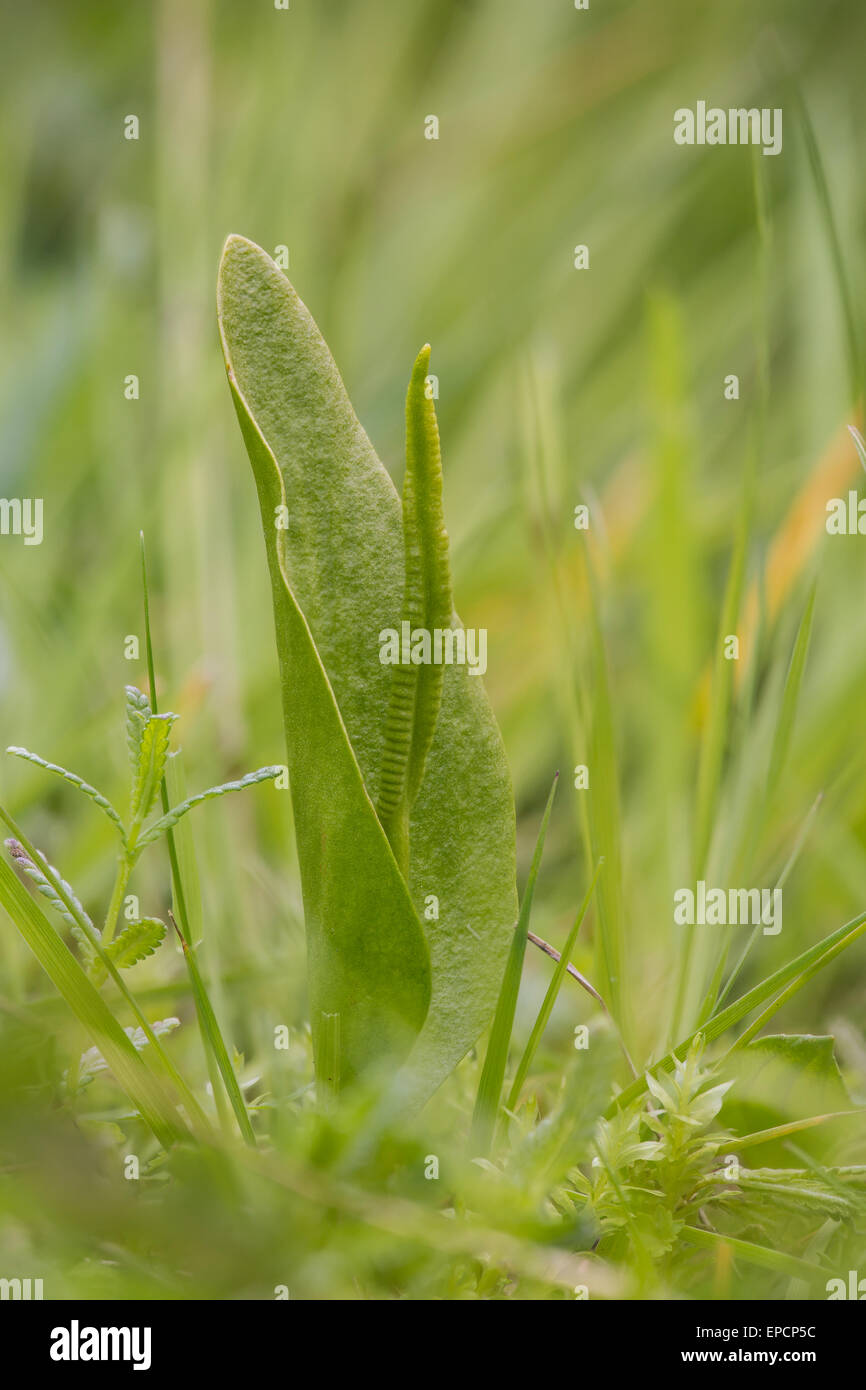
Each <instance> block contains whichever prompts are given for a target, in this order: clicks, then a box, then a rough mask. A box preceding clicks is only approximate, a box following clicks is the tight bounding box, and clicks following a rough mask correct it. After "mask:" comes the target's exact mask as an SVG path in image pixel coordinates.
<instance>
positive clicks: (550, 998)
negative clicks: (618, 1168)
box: [506, 859, 604, 1110]
mask: <svg viewBox="0 0 866 1390" xmlns="http://www.w3.org/2000/svg"><path fill="white" fill-rule="evenodd" d="M603 863H604V860H603V859H600V860H599V861H598V864H597V865H596V868H595V873H594V874H593V876H592V881H591V883H590V885H589V887H588V888H587V890H586V897H585V898H584V900H583V902H582V903H581V905H580V911H579V912H578V914H577V916H576V917H575V919H574V924H573V926H572V928H571V931H570V932H569V933H568V940H567V941H566V943H565V945H564V946H563V948H562V955H561V956H560V957H559V961H558V963H557V966H556V969H555V970H554V972H553V977H552V979H551V981H550V984H549V985H548V987H547V993H546V994H545V996H544V999H543V1001H542V1005H541V1008H540V1009H539V1010H538V1017H537V1018H536V1020H535V1023H534V1024H533V1027H532V1032H531V1033H530V1035H529V1041H528V1042H527V1044H526V1047H525V1049H524V1052H523V1056H522V1057H521V1059H520V1065H519V1066H518V1068H517V1072H516V1074H515V1077H514V1081H513V1082H512V1084H511V1090H510V1092H509V1094H508V1100H507V1102H506V1105H507V1108H508V1109H509V1110H513V1109H514V1107H515V1105H516V1104H517V1100H518V1097H519V1096H520V1092H521V1090H522V1088H523V1083H524V1081H525V1080H526V1078H527V1076H528V1075H529V1068H530V1067H531V1066H532V1059H533V1058H534V1056H535V1053H536V1049H537V1048H538V1044H539V1043H540V1042H541V1037H542V1034H543V1033H544V1030H545V1028H546V1027H547V1024H548V1020H549V1018H550V1015H551V1013H552V1012H553V1006H554V1004H555V1003H556V1000H557V997H558V995H559V991H560V989H561V987H562V982H563V980H564V979H565V976H566V972H567V970H568V962H569V961H570V960H571V953H572V951H573V950H574V943H575V942H576V941H577V933H578V932H579V931H580V928H581V925H582V923H583V919H584V917H585V916H586V913H587V910H588V908H589V904H590V902H591V901H592V895H593V893H594V892H595V885H596V882H597V881H598V875H599V873H600V872H601V866H602V864H603Z"/></svg>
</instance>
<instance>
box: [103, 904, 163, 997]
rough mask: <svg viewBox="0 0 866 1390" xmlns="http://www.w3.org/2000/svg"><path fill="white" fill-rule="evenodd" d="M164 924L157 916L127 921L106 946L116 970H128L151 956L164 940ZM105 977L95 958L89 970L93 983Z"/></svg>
mask: <svg viewBox="0 0 866 1390" xmlns="http://www.w3.org/2000/svg"><path fill="white" fill-rule="evenodd" d="M166 930H167V928H166V925H165V923H164V922H161V921H160V920H159V918H158V917H142V918H141V919H140V921H137V922H127V924H126V926H125V927H124V928H123V930H122V931H121V932H120V934H119V935H118V936H116V937H115V939H114V941H112V942H111V944H110V945H108V946H106V948H105V954H106V955H107V956H108V957H109V958H110V959H111V960H113V961H114V964H115V965H116V966H117V968H118V970H128V969H129V967H130V966H132V965H137V964H138V962H139V961H140V960H144V959H145V958H146V957H147V956H152V955H153V953H154V951H156V950H157V949H158V947H159V946H160V945H161V944H162V942H163V941H164V940H165V933H166ZM104 978H105V967H104V966H103V964H102V961H100V960H97V961H96V962H95V965H94V967H93V969H92V970H91V979H92V980H93V982H94V984H97V985H98V984H101V983H102V980H103V979H104Z"/></svg>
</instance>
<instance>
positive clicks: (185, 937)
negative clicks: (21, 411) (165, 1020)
mask: <svg viewBox="0 0 866 1390" xmlns="http://www.w3.org/2000/svg"><path fill="white" fill-rule="evenodd" d="M140 540H141V582H142V589H143V594H144V637H145V646H146V650H147V679H148V683H149V686H150V707H151V709H152V711H153V714H154V716H156V715H157V703H156V698H157V697H156V675H155V672H154V663H153V641H152V638H151V631H150V599H149V595H148V586H147V558H146V554H145V549H144V533H143V532H142V533H141V536H140ZM164 770H165V769H164V767H163V773H164ZM254 776H257V774H254ZM221 790H230V788H229V787H225V788H222V789H220V788H214V789H212V791H211V793H208V792H203V793H201V795H200V797H199V799H205V800H206V799H208V797H209V795H219V794H220V792H221ZM159 794H160V797H161V799H162V807H163V811H164V816H163V820H164V821H165V820H169V819H170V816H171V807H170V805H169V799H168V787H167V785H166V780H165V776H164V775H163V776H161V778H160V784H159ZM195 800H196V798H195V797H193V798H191V799H190V802H187V803H186V809H187V810H188V809H189V806H190V804H191V803H192V802H193V801H195ZM175 810H176V811H179V812H180V814H181V815H182V814H183V809H182V808H181V807H175ZM176 819H180V816H177V817H176ZM158 824H159V822H158ZM171 824H174V822H173V821H172V822H171ZM166 842H167V844H168V855H169V862H170V864H171V882H172V892H173V894H174V902H175V907H176V908H177V909H178V910H179V913H180V916H179V918H174V917H172V922H173V923H174V926H175V930H176V931H177V934H178V937H179V938H180V943H181V946H182V948H183V955H184V960H185V961H186V965H187V971H188V972H189V978H190V984H191V985H192V992H193V998H194V1000H195V1009H196V1017H197V1019H198V1025H199V1031H200V1033H201V1037H202V1042H203V1044H204V1050H205V1056H206V1057H207V1059H208V1066H209V1067H210V1065H211V1061H213V1063H214V1064H215V1066H216V1068H217V1070H218V1071H219V1074H220V1076H221V1077H222V1081H223V1085H224V1086H225V1090H226V1095H227V1096H228V1098H229V1101H230V1102H231V1107H232V1109H233V1111H234V1114H235V1119H236V1120H237V1124H238V1129H239V1130H240V1132H241V1134H242V1136H243V1138H244V1140H245V1141H246V1143H247V1144H250V1145H255V1142H256V1137H255V1134H254V1132H253V1127H252V1124H251V1123H250V1117H249V1114H248V1112H247V1107H246V1105H245V1104H244V1098H243V1095H242V1094H241V1088H240V1086H239V1085H238V1079H237V1077H236V1076H235V1073H234V1068H233V1066H232V1064H231V1058H230V1057H229V1053H228V1048H227V1047H226V1045H225V1040H224V1039H223V1036H222V1033H221V1032H220V1028H219V1023H218V1022H217V1017H216V1014H215V1013H214V1010H213V1006H212V1004H211V1002H210V998H209V996H208V992H207V989H206V987H205V983H204V980H203V978H202V975H201V971H200V970H199V968H198V962H197V960H196V955H195V946H194V944H193V942H192V939H191V937H190V934H189V924H188V918H187V909H186V897H185V895H184V888H183V880H182V878H181V873H180V864H179V862H178V855H177V847H176V845H175V842H174V836H173V833H172V830H171V825H169V826H167V827H166ZM215 1083H216V1078H215V1077H214V1076H213V1074H212V1076H211V1084H212V1086H213V1092H214V1101H215V1103H216V1105H217V1108H218V1110H219V1107H220V1101H219V1087H218V1086H217V1085H216V1084H215Z"/></svg>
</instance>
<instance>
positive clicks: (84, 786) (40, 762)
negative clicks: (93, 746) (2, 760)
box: [6, 746, 126, 839]
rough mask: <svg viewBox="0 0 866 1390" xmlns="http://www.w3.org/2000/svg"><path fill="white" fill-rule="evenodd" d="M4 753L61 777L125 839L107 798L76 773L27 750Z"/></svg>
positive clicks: (121, 823) (118, 818)
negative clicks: (81, 794) (106, 817)
mask: <svg viewBox="0 0 866 1390" xmlns="http://www.w3.org/2000/svg"><path fill="white" fill-rule="evenodd" d="M6 752H7V753H11V754H12V756H13V757H15V758H24V759H25V761H27V762H28V763H34V764H35V766H36V767H41V768H43V769H44V770H45V772H53V773H54V775H55V776H56V777H62V778H63V780H64V782H69V783H70V785H71V786H73V787H77V788H78V790H79V791H80V792H83V793H84V795H85V796H87V797H89V798H90V800H91V801H92V802H94V804H95V805H96V806H98V807H99V809H100V811H104V812H105V814H106V815H107V816H108V819H109V820H110V821H111V823H112V825H113V826H114V827H115V829H116V830H119V831H120V835H121V837H122V838H123V839H125V838H126V831H125V829H124V825H123V821H122V820H121V819H120V816H119V815H118V813H117V811H115V809H114V807H113V806H112V804H111V802H110V801H109V800H108V798H107V797H105V796H103V795H102V792H100V791H97V789H96V787H92V786H91V785H90V783H89V782H85V781H84V780H83V778H81V777H79V776H78V774H77V773H75V772H70V771H69V769H68V768H65V767H61V766H60V764H59V763H49V762H47V761H46V759H45V758H40V756H39V754H38V753H31V752H30V751H29V749H27V748H16V747H14V746H13V747H10V748H7V749H6Z"/></svg>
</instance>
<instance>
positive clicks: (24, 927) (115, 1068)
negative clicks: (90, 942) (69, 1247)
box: [0, 858, 190, 1148]
mask: <svg viewBox="0 0 866 1390" xmlns="http://www.w3.org/2000/svg"><path fill="white" fill-rule="evenodd" d="M0 903H2V905H3V907H4V908H5V909H6V911H7V912H8V914H9V916H10V918H11V919H12V922H13V923H14V925H15V926H16V927H17V928H18V930H19V931H20V933H21V935H22V936H23V938H24V940H25V941H26V943H27V945H28V946H29V948H30V950H31V951H32V952H33V954H34V956H35V957H36V959H37V960H38V961H39V964H40V965H41V966H42V969H43V970H44V971H45V973H46V974H47V975H48V977H49V979H50V980H51V982H52V983H53V984H54V985H55V987H56V988H57V990H58V991H59V993H60V994H61V995H62V996H63V998H64V999H65V1000H66V1003H67V1004H68V1005H69V1007H70V1009H71V1010H72V1012H73V1013H74V1014H75V1017H76V1018H77V1019H78V1021H79V1023H80V1024H81V1025H82V1027H83V1028H84V1029H85V1030H86V1032H87V1033H88V1035H89V1036H90V1037H91V1038H92V1040H93V1042H94V1044H95V1045H96V1046H97V1047H98V1048H99V1051H100V1052H101V1054H102V1056H103V1057H104V1058H105V1061H106V1062H107V1063H108V1066H109V1067H110V1069H111V1071H112V1072H113V1073H114V1076H115V1079H116V1080H117V1082H118V1085H119V1086H120V1087H121V1088H122V1089H123V1091H124V1092H125V1094H126V1095H127V1096H128V1097H129V1099H130V1101H131V1102H132V1104H133V1105H134V1106H135V1108H136V1109H137V1110H138V1112H139V1114H140V1115H141V1117H142V1119H143V1120H144V1122H145V1123H146V1124H147V1125H148V1126H149V1128H150V1129H151V1130H152V1131H153V1133H154V1135H155V1136H156V1138H157V1139H158V1140H159V1142H160V1144H162V1146H163V1147H164V1148H169V1147H171V1145H172V1144H173V1143H175V1142H176V1141H177V1140H178V1139H183V1138H189V1137H190V1135H189V1130H188V1129H187V1127H186V1125H185V1124H184V1123H183V1120H182V1119H181V1117H180V1115H179V1114H178V1112H177V1110H176V1109H175V1107H174V1105H173V1103H172V1101H171V1098H170V1096H169V1095H168V1093H167V1091H166V1090H165V1087H164V1086H163V1084H162V1082H161V1081H160V1079H159V1077H158V1076H156V1075H155V1074H154V1072H153V1071H152V1070H151V1069H150V1067H148V1066H147V1064H146V1063H145V1062H144V1060H143V1059H142V1057H141V1055H140V1054H139V1053H138V1052H137V1051H136V1049H135V1048H134V1047H133V1045H132V1043H131V1042H130V1040H129V1038H128V1037H127V1035H126V1033H124V1031H123V1029H122V1028H121V1026H120V1024H119V1023H118V1022H117V1020H116V1018H115V1017H114V1015H113V1014H112V1012H111V1010H110V1009H109V1008H108V1005H107V1004H106V1002H105V1000H104V999H103V998H102V996H101V994H99V993H98V991H97V990H96V989H95V988H94V986H93V985H92V984H91V982H90V980H88V978H87V976H86V974H85V973H84V971H83V969H82V968H81V966H80V965H79V963H78V961H77V960H76V959H75V957H74V956H73V954H72V952H71V951H70V950H69V948H68V947H67V946H66V944H65V943H64V942H63V941H62V940H61V938H60V937H59V936H58V935H57V933H56V931H55V930H54V928H53V927H52V926H51V923H50V922H49V921H48V918H47V917H46V916H45V914H44V912H43V911H42V909H41V908H40V906H39V904H38V903H37V902H36V901H35V899H34V898H32V897H31V896H30V894H29V893H28V892H27V890H26V888H25V887H24V885H23V884H22V883H21V882H20V880H19V879H18V877H17V876H16V874H15V873H14V871H13V870H12V868H11V866H10V865H9V864H8V863H7V861H6V860H5V859H2V858H0Z"/></svg>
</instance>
